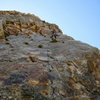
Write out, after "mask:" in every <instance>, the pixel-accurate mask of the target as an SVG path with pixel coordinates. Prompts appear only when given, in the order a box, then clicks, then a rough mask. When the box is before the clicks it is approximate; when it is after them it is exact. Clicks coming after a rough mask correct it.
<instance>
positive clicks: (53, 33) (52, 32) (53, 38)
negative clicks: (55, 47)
mask: <svg viewBox="0 0 100 100" xmlns="http://www.w3.org/2000/svg"><path fill="white" fill-rule="evenodd" d="M56 36H57V34H56V31H55V30H52V31H51V36H50V38H51V39H52V40H56Z"/></svg>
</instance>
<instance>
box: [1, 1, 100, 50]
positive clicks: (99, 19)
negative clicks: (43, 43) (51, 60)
mask: <svg viewBox="0 0 100 100" xmlns="http://www.w3.org/2000/svg"><path fill="white" fill-rule="evenodd" d="M0 10H17V11H20V12H25V13H33V14H35V15H37V16H39V17H40V18H41V19H43V20H46V21H48V22H50V23H55V24H57V25H59V27H60V28H61V29H62V31H63V33H64V34H67V35H69V36H72V37H74V38H75V39H76V40H80V41H82V42H85V43H88V44H90V45H92V46H95V47H97V48H99V49H100V0H0Z"/></svg>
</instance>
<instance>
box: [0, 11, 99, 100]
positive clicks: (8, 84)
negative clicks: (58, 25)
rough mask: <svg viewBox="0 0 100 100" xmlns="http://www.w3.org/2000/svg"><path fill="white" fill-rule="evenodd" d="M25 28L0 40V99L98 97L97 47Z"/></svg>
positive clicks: (96, 99)
mask: <svg viewBox="0 0 100 100" xmlns="http://www.w3.org/2000/svg"><path fill="white" fill-rule="evenodd" d="M3 14H4V16H5V15H7V16H8V15H10V16H11V15H12V14H15V16H17V15H18V14H19V13H17V12H16V13H15V12H6V13H5V12H2V13H1V12H0V16H1V15H2V16H3ZM27 20H28V19H27ZM37 20H39V19H37ZM22 21H23V20H22ZM28 21H30V20H28ZM31 21H32V20H31ZM14 22H15V21H14ZM38 24H39V25H42V22H41V24H40V23H37V26H38ZM51 26H52V25H51ZM51 26H50V28H52V27H51ZM54 26H55V25H54ZM13 27H14V28H15V30H17V28H19V27H17V26H11V27H10V28H13ZM26 27H27V25H26V24H25V26H24V24H23V29H24V28H26ZM32 27H33V26H32ZM46 27H48V25H47V26H46ZM15 30H13V29H12V31H15ZM33 30H34V29H33ZM7 31H8V30H7ZM12 31H11V32H12ZM25 32H26V31H25V30H24V31H23V32H22V33H21V34H17V32H16V33H15V34H17V35H15V34H12V35H9V36H7V37H6V39H7V41H3V40H0V100H100V73H99V72H100V50H98V49H97V48H95V47H92V46H90V45H88V44H85V43H82V42H80V41H76V40H74V39H73V38H72V37H69V36H67V35H60V36H58V37H57V41H56V42H52V41H51V39H50V36H49V35H46V37H44V33H43V36H42V35H39V34H38V31H37V32H36V31H34V32H33V31H32V34H28V33H27V34H28V35H27V34H26V33H25ZM43 32H44V30H43Z"/></svg>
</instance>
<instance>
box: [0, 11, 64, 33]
mask: <svg viewBox="0 0 100 100" xmlns="http://www.w3.org/2000/svg"><path fill="white" fill-rule="evenodd" d="M0 19H2V21H3V23H2V25H3V26H1V24H0V27H3V30H4V33H5V35H13V34H16V35H17V34H20V33H26V34H34V33H35V32H36V33H38V34H41V35H49V34H50V33H51V31H52V30H53V29H54V30H55V31H56V32H57V33H58V34H61V33H62V31H61V30H60V29H59V28H58V26H57V25H55V24H49V23H47V22H45V21H42V20H40V19H39V18H38V17H36V16H35V15H31V14H24V13H20V12H16V11H0ZM0 23H1V22H0Z"/></svg>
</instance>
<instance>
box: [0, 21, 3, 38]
mask: <svg viewBox="0 0 100 100" xmlns="http://www.w3.org/2000/svg"><path fill="white" fill-rule="evenodd" d="M0 39H4V31H3V23H2V19H0Z"/></svg>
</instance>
